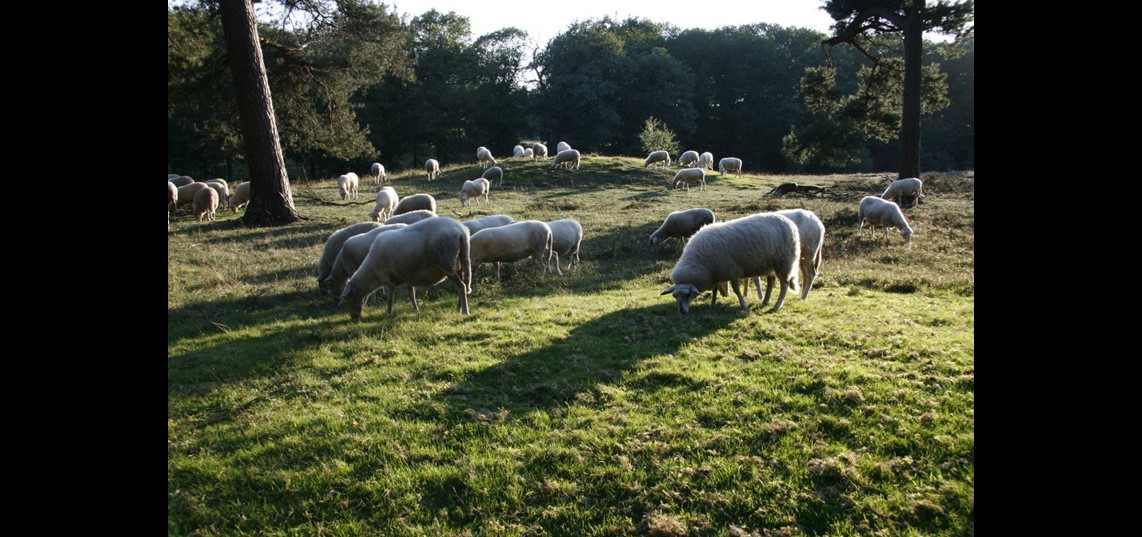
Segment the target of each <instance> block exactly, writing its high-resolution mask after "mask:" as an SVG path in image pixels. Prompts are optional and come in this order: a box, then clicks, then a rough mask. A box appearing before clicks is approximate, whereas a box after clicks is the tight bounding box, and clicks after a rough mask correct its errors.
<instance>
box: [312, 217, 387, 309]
mask: <svg viewBox="0 0 1142 537" xmlns="http://www.w3.org/2000/svg"><path fill="white" fill-rule="evenodd" d="M406 226H408V224H385V225H383V226H381V227H379V228H376V229H372V230H369V231H366V232H365V233H361V234H359V235H353V236H352V237H349V238H348V239H346V240H345V244H343V245H341V251H340V252H338V253H337V257H336V258H335V259H334V260H333V268H331V269H330V270H329V275H328V276H326V277H325V279H324V280H321V281H319V282H317V287H318V289H319V290H320V291H321V294H323V295H340V294H341V290H342V289H344V288H345V282H347V281H349V277H350V276H352V275H353V273H354V272H356V271H357V268H358V267H360V266H361V262H362V261H364V260H365V256H367V255H369V248H371V247H372V246H373V240H375V239H376V238H377V235H380V234H381V233H384V232H386V231H392V230H394V229H400V228H403V227H406Z"/></svg>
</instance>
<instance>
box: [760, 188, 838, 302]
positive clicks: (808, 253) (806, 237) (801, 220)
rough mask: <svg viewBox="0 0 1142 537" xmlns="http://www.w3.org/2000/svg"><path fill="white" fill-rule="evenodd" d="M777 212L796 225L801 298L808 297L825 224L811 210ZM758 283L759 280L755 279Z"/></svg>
mask: <svg viewBox="0 0 1142 537" xmlns="http://www.w3.org/2000/svg"><path fill="white" fill-rule="evenodd" d="M776 212H777V214H779V215H781V216H784V217H786V218H788V219H790V220H792V221H793V224H794V225H796V226H797V236H798V239H799V240H800V242H801V257H800V259H799V260H798V265H799V266H800V269H801V300H805V299H806V298H809V291H810V290H812V289H813V281H814V280H816V279H817V271H818V270H820V269H821V256H822V253H823V251H824V246H825V224H824V223H822V222H821V219H820V218H818V217H817V215H816V214H813V212H812V211H807V210H805V209H785V210H783V211H776ZM755 281H756V282H758V283H760V281H758V280H755Z"/></svg>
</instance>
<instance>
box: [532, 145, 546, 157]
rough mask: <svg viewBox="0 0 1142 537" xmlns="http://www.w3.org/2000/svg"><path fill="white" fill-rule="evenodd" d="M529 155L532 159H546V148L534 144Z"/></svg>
mask: <svg viewBox="0 0 1142 537" xmlns="http://www.w3.org/2000/svg"><path fill="white" fill-rule="evenodd" d="M531 153H532V158H537V159H538V158H547V146H545V145H543V144H541V143H539V142H535V143H534V144H531Z"/></svg>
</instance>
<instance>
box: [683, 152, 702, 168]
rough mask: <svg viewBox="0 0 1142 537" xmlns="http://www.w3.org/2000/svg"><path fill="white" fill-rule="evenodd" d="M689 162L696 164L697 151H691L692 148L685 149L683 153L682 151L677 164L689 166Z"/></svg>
mask: <svg viewBox="0 0 1142 537" xmlns="http://www.w3.org/2000/svg"><path fill="white" fill-rule="evenodd" d="M691 164H693V165H695V166H696V165H698V152H697V151H693V150H691V151H686V152H685V153H682V156H680V157H678V165H679V166H682V167H686V166H689V165H691Z"/></svg>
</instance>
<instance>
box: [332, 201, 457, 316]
mask: <svg viewBox="0 0 1142 537" xmlns="http://www.w3.org/2000/svg"><path fill="white" fill-rule="evenodd" d="M469 241H470V237H469V235H468V228H466V227H464V226H463V225H461V224H460V222H458V221H456V219H454V218H448V217H439V218H429V219H427V220H422V221H420V222H417V223H415V224H413V225H410V226H407V227H404V228H401V229H394V230H392V231H387V232H385V233H381V234H380V235H377V238H376V239H374V240H373V245H372V246H370V247H369V253H368V254H367V255H366V256H365V259H364V260H362V261H361V266H360V267H358V268H357V271H356V272H354V273H353V276H352V277H350V278H349V281H348V282H346V283H345V287H344V289H343V290H342V291H341V300H342V302H344V303H347V304H348V305H349V317H350V318H351V319H354V320H358V319H360V318H361V313H362V310H363V309H364V307H365V301H366V300H367V299H368V298H369V296H370V295H372V294H373V293H374V292H376V290H377V289H380V288H382V287H384V288H386V289H387V290H388V299H389V304H388V314H389V315H392V314H393V298H394V297H395V296H396V293H395V292H394V291H395V290H396V287H397V286H398V285H401V284H404V285H407V286H408V298H409V300H410V301H411V302H412V309H413V310H414V311H416V312H417V313H420V306H418V305H417V303H416V288H417V287H429V286H433V285H436V284H438V283H440V282H443V281H444V280H446V279H447V280H452V282H453V283H454V284H456V294H457V296H458V297H459V304H458V309H459V310H460V313H463V314H465V315H467V314H468V293H470V292H471V291H472V261H471V258H470V256H469V246H470V242H469Z"/></svg>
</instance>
